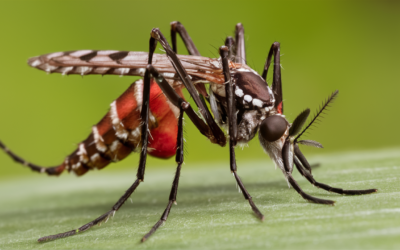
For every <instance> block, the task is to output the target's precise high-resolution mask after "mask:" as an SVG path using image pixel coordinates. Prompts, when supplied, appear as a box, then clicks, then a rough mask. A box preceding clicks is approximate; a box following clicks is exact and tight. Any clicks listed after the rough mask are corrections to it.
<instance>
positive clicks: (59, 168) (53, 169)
mask: <svg viewBox="0 0 400 250" xmlns="http://www.w3.org/2000/svg"><path fill="white" fill-rule="evenodd" d="M0 148H1V149H3V150H4V152H6V154H8V155H9V156H10V157H11V158H12V159H13V160H14V161H16V162H18V163H21V164H22V165H24V166H27V167H29V168H30V169H31V170H32V171H36V172H39V173H47V174H48V175H56V176H58V175H60V174H61V173H62V172H63V171H64V170H65V165H64V164H62V165H60V166H55V167H42V166H39V165H36V164H33V163H30V162H27V161H25V160H24V159H22V158H21V157H19V156H18V155H16V154H14V152H12V151H11V150H10V149H9V148H7V147H6V145H4V144H3V143H2V142H1V141H0Z"/></svg>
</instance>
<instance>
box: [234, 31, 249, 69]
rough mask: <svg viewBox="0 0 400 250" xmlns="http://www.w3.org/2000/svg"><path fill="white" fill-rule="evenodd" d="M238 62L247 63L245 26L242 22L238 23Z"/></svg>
mask: <svg viewBox="0 0 400 250" xmlns="http://www.w3.org/2000/svg"><path fill="white" fill-rule="evenodd" d="M235 39H236V59H235V62H236V63H241V64H244V65H246V50H245V47H244V28H243V25H242V24H241V23H238V24H236V37H235Z"/></svg>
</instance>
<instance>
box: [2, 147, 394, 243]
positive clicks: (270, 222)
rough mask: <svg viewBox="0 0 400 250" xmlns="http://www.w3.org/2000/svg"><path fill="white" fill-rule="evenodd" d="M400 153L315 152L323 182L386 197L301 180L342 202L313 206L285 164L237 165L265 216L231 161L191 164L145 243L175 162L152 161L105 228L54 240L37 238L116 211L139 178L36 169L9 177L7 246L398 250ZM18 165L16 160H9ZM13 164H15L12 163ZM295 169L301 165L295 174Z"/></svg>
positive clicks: (314, 190) (123, 172)
mask: <svg viewBox="0 0 400 250" xmlns="http://www.w3.org/2000/svg"><path fill="white" fill-rule="evenodd" d="M398 152H399V149H395V150H386V151H376V152H375V151H364V152H353V153H338V154H333V155H322V156H319V157H311V158H310V159H309V160H310V163H317V162H318V163H321V167H319V168H317V169H315V171H314V173H313V175H314V177H315V179H316V180H317V181H319V182H322V183H326V184H330V185H332V186H334V187H341V188H346V189H366V188H378V189H379V191H378V193H375V194H371V195H364V196H342V195H338V194H334V193H328V192H325V191H323V190H321V189H317V188H314V187H313V186H312V185H310V184H309V183H308V182H307V180H305V179H304V178H303V177H301V176H300V175H299V174H298V173H296V172H295V173H294V178H295V179H296V180H297V181H298V183H299V185H300V186H301V187H302V188H303V190H304V191H305V192H307V193H308V194H310V195H313V196H317V197H320V198H325V199H332V200H335V201H336V205H335V206H325V205H317V204H311V203H308V202H306V201H305V200H303V199H302V198H301V196H300V195H298V194H297V193H296V191H295V190H293V188H290V189H289V188H288V186H287V183H286V180H285V179H284V178H283V176H282V173H281V171H280V170H275V169H274V167H273V165H272V164H271V163H270V161H269V159H268V158H267V157H266V159H265V161H263V162H247V161H243V162H241V161H239V162H238V173H239V175H240V176H241V178H242V180H243V182H244V184H245V186H246V188H247V189H248V191H249V192H250V194H251V195H252V196H253V199H254V202H255V204H256V205H257V206H258V207H259V209H260V210H261V211H262V212H263V213H264V215H265V221H264V222H260V221H259V220H258V219H256V217H255V216H254V215H253V213H252V210H251V209H250V206H249V205H248V203H247V201H246V200H244V198H243V195H242V194H240V193H238V190H237V188H236V186H235V185H236V184H235V180H234V178H233V177H232V174H230V171H229V164H228V162H220V163H215V164H208V165H196V164H192V163H190V162H186V164H185V165H183V168H182V175H181V182H180V185H179V190H178V201H177V202H178V205H173V207H172V210H171V214H170V216H169V218H168V221H167V222H166V223H165V225H164V226H162V227H160V228H159V230H158V231H157V232H156V233H155V234H154V235H153V236H151V237H150V238H149V239H148V240H147V241H146V242H145V243H140V242H139V241H140V239H141V238H142V237H143V235H144V234H146V233H147V232H148V231H149V230H150V229H151V227H152V226H153V225H154V223H155V222H156V221H157V220H158V219H159V218H160V216H161V214H162V213H163V211H164V209H165V207H166V205H167V203H168V196H169V191H170V187H171V183H172V179H173V175H174V173H175V167H176V166H173V165H169V164H168V165H166V166H163V167H162V168H161V167H154V166H149V167H148V169H147V170H146V178H145V181H144V182H143V183H141V184H140V186H139V188H138V190H137V191H136V192H134V193H133V195H132V197H131V198H132V201H133V203H131V202H130V201H129V200H128V201H127V202H126V203H125V204H124V206H123V207H122V208H121V209H120V210H119V211H118V212H117V213H116V214H115V217H114V218H112V219H110V220H109V221H108V223H103V224H102V226H101V227H94V228H93V229H90V230H88V231H85V232H81V233H79V234H78V235H75V236H72V237H68V238H64V239H59V240H55V241H51V242H47V243H37V239H38V238H39V237H42V236H46V235H49V234H57V233H61V232H65V231H68V230H72V229H77V228H78V227H79V226H81V225H83V224H85V223H87V222H89V221H91V220H93V219H94V218H96V217H98V216H99V215H101V214H103V213H104V212H106V211H108V210H109V209H110V208H111V207H112V205H113V204H114V203H115V202H116V201H117V199H118V198H119V197H120V196H121V195H122V194H123V193H124V191H125V190H126V189H127V188H128V186H129V185H130V184H131V183H132V182H133V181H134V180H135V167H132V170H131V171H126V170H115V169H113V168H112V167H109V168H107V169H104V170H102V171H98V172H90V173H88V174H86V175H85V176H83V177H81V178H75V177H74V176H70V175H62V176H61V177H59V178H51V177H47V176H45V175H38V174H32V175H31V176H23V177H22V178H18V179H17V178H16V177H14V179H12V178H11V179H10V177H9V178H7V179H5V178H3V179H0V190H1V192H0V202H1V206H0V248H1V249H39V248H40V249H267V248H268V249H399V247H400V241H399V238H400V226H399V221H400V198H399V197H400V196H399V194H400V185H399V181H400V154H399V153H398ZM10 167H11V166H10ZM13 167H14V166H13ZM294 171H296V170H294Z"/></svg>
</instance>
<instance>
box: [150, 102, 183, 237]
mask: <svg viewBox="0 0 400 250" xmlns="http://www.w3.org/2000/svg"><path fill="white" fill-rule="evenodd" d="M187 107H188V104H187V103H182V106H181V108H180V115H179V120H178V137H177V141H176V157H175V160H176V163H178V167H177V168H176V173H175V178H174V182H173V183H172V188H171V193H170V194H169V202H168V205H167V207H166V208H165V211H164V213H163V214H162V216H161V218H160V220H158V221H157V223H156V224H155V225H154V226H153V227H152V228H151V230H150V231H149V232H148V233H147V234H146V235H145V236H144V237H143V238H142V242H144V241H145V240H146V239H147V238H149V237H150V236H151V235H152V234H153V233H154V232H155V231H156V230H157V229H158V228H159V227H160V226H161V225H162V224H163V223H164V222H166V221H167V218H168V215H169V212H170V211H171V207H172V204H173V203H175V202H176V195H177V193H178V184H179V176H180V173H181V167H182V163H183V112H184V109H186V108H187Z"/></svg>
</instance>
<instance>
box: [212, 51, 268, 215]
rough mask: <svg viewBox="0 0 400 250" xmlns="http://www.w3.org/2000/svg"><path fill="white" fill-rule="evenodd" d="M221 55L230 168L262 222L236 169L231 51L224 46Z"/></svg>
mask: <svg viewBox="0 0 400 250" xmlns="http://www.w3.org/2000/svg"><path fill="white" fill-rule="evenodd" d="M219 53H220V55H221V58H222V66H223V72H224V76H225V82H226V83H227V84H226V85H225V86H226V87H225V90H226V97H227V102H228V117H229V155H230V168H231V171H232V173H233V175H234V176H235V179H236V182H237V184H238V185H239V187H240V190H241V191H242V193H243V196H244V198H245V199H246V200H248V201H249V204H250V206H251V208H252V209H253V211H254V213H255V214H256V216H257V217H258V218H259V219H260V220H264V215H263V214H262V213H261V212H260V210H259V209H258V208H257V206H256V205H255V204H254V202H253V199H252V197H251V195H250V194H249V192H248V191H247V190H246V188H245V187H244V185H243V182H242V181H241V179H240V177H239V175H238V174H237V167H236V156H235V146H236V142H237V141H236V140H237V139H236V138H237V118H236V101H235V95H234V94H233V86H232V83H231V77H230V73H229V64H228V54H229V49H228V47H226V46H222V47H221V48H220V49H219Z"/></svg>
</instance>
